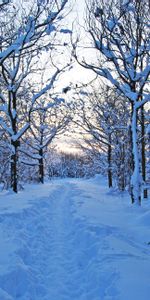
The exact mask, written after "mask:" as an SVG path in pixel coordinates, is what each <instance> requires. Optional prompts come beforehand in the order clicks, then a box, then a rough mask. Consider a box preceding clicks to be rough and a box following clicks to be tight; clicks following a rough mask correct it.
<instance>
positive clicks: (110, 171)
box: [107, 134, 112, 188]
mask: <svg viewBox="0 0 150 300" xmlns="http://www.w3.org/2000/svg"><path fill="white" fill-rule="evenodd" d="M107 159H108V186H109V188H111V187H112V161H111V160H112V148H111V134H110V135H109V145H108V153H107Z"/></svg>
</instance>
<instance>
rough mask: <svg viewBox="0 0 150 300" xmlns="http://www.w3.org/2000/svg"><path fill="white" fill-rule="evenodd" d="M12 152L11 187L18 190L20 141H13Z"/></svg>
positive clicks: (15, 190)
mask: <svg viewBox="0 0 150 300" xmlns="http://www.w3.org/2000/svg"><path fill="white" fill-rule="evenodd" d="M11 147H12V149H11V150H12V154H11V188H12V190H13V191H14V192H15V193H17V192H18V167H17V165H18V143H17V142H16V141H15V142H14V141H11Z"/></svg>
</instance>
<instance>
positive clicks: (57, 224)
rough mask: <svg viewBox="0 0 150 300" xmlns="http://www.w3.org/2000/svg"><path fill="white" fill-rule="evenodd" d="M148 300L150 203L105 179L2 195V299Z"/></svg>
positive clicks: (56, 183)
mask: <svg viewBox="0 0 150 300" xmlns="http://www.w3.org/2000/svg"><path fill="white" fill-rule="evenodd" d="M16 299H19V300H149V299H150V204H149V203H148V202H146V201H145V203H144V204H143V206H142V207H141V208H140V207H134V206H131V205H130V199H129V197H128V195H127V194H123V195H121V194H118V193H117V192H116V191H114V190H111V191H108V189H107V187H106V184H105V180H104V179H102V178H101V177H96V178H95V179H90V180H78V179H75V180H69V179H65V180H56V181H52V182H50V183H46V184H45V185H44V186H42V185H32V186H26V187H25V190H24V191H22V192H20V193H19V194H18V195H14V194H11V193H9V192H1V193H0V300H16Z"/></svg>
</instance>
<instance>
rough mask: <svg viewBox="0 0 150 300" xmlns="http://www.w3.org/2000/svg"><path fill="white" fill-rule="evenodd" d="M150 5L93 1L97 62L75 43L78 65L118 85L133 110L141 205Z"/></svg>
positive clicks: (135, 197) (135, 191)
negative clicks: (140, 122) (140, 124)
mask: <svg viewBox="0 0 150 300" xmlns="http://www.w3.org/2000/svg"><path fill="white" fill-rule="evenodd" d="M149 12H150V8H149V1H147V0H143V1H138V0H128V1H121V0H112V1H108V0H101V1H98V0H94V1H93V0H89V1H88V2H87V18H86V22H87V26H88V31H89V33H90V36H91V38H92V43H93V50H95V51H96V52H97V60H96V59H95V61H92V62H90V61H89V59H88V58H87V59H85V58H83V59H82V60H81V59H79V57H78V54H77V42H75V43H73V50H74V56H75V58H76V59H77V60H78V62H79V63H80V64H81V65H82V66H84V67H85V68H88V69H90V70H93V71H94V72H95V73H96V74H97V75H98V76H102V77H104V78H106V79H107V80H108V81H109V82H111V84H112V85H114V86H115V87H116V88H117V89H118V91H120V93H122V94H123V95H124V96H125V98H127V99H128V102H129V105H130V107H131V139H132V155H133V174H132V178H131V198H132V202H136V203H137V204H140V202H141V185H142V181H141V176H140V163H139V148H138V134H137V117H138V112H139V110H140V109H141V108H142V107H144V105H145V104H146V103H147V102H149V101H150V94H149V89H148V82H149V75H150V38H149V37H150V27H149Z"/></svg>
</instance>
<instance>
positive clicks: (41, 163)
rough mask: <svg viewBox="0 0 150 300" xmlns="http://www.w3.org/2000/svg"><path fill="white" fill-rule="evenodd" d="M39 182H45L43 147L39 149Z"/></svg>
mask: <svg viewBox="0 0 150 300" xmlns="http://www.w3.org/2000/svg"><path fill="white" fill-rule="evenodd" d="M39 155H40V156H41V158H40V159H39V182H41V183H44V159H43V149H40V150H39Z"/></svg>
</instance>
